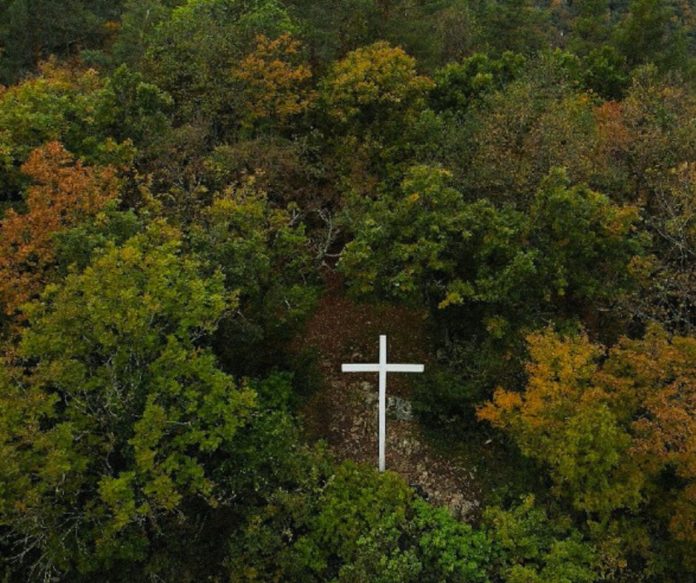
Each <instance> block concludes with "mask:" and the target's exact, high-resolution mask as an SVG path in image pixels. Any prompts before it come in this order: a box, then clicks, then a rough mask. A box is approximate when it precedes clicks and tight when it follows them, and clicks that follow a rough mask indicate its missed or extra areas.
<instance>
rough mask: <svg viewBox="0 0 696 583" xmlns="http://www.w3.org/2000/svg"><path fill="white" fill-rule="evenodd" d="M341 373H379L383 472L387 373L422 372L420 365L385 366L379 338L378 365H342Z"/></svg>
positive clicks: (383, 343)
mask: <svg viewBox="0 0 696 583" xmlns="http://www.w3.org/2000/svg"><path fill="white" fill-rule="evenodd" d="M341 370H342V371H343V372H378V373H379V471H380V472H383V471H384V466H385V463H384V444H385V441H386V435H387V373H388V372H423V370H424V366H423V365H422V364H387V337H386V336H385V335H384V334H382V335H380V337H379V363H377V364H343V365H341Z"/></svg>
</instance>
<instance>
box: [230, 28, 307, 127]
mask: <svg viewBox="0 0 696 583" xmlns="http://www.w3.org/2000/svg"><path fill="white" fill-rule="evenodd" d="M301 56H302V55H301V45H300V42H299V41H297V40H295V39H294V38H293V37H292V36H291V35H290V34H287V33H286V34H282V35H281V36H279V37H278V38H276V39H269V38H268V37H267V36H265V35H259V36H257V37H256V46H255V47H254V50H253V51H252V52H250V53H249V54H248V55H246V56H245V57H244V58H243V59H242V60H241V61H240V62H239V63H238V64H237V65H236V66H235V67H234V68H233V70H232V77H233V78H234V79H236V80H237V81H239V82H240V83H241V85H242V104H243V105H242V109H243V124H244V125H245V126H246V127H253V126H254V125H255V124H257V123H260V122H262V121H264V120H266V121H276V122H277V123H278V124H281V125H282V124H284V123H285V122H286V121H287V120H288V118H290V117H292V116H294V115H297V114H300V113H302V112H303V111H305V110H306V109H307V108H308V107H309V105H310V104H311V102H312V100H313V98H314V92H313V91H312V90H311V89H310V86H309V84H308V82H309V81H310V79H311V78H312V71H311V70H310V68H309V66H308V65H307V64H305V63H303V62H302V61H301Z"/></svg>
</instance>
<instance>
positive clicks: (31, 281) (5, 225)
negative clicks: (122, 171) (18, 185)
mask: <svg viewBox="0 0 696 583" xmlns="http://www.w3.org/2000/svg"><path fill="white" fill-rule="evenodd" d="M22 172H23V173H24V174H26V175H27V176H28V177H29V178H30V179H31V181H32V184H31V185H30V186H29V187H28V188H27V192H26V200H25V204H26V211H25V212H22V213H19V212H17V211H15V210H14V209H9V210H8V211H7V212H6V213H5V216H4V218H3V220H2V222H1V223H0V301H1V302H2V309H3V311H4V312H5V314H6V315H8V316H13V315H15V314H16V312H17V310H18V308H19V307H20V306H21V305H22V304H23V303H25V302H27V301H28V300H30V299H32V298H33V297H35V296H36V295H37V294H38V293H39V292H40V291H41V289H42V288H43V287H44V285H45V284H46V283H47V282H48V281H49V280H50V277H51V275H50V274H51V272H52V267H53V266H54V262H55V252H56V250H55V245H54V235H55V234H56V233H58V232H60V231H61V230H63V229H67V228H70V227H73V226H75V225H77V224H79V223H80V222H81V221H83V220H85V219H86V218H88V217H90V216H94V215H95V214H96V213H98V212H99V211H100V210H101V209H102V208H104V206H105V205H106V204H107V203H108V202H109V201H111V200H113V199H115V198H116V196H117V193H118V180H117V178H116V174H115V171H114V170H113V169H112V168H109V167H88V166H84V165H83V164H82V163H81V162H80V161H79V160H76V159H75V158H74V156H73V155H72V154H71V153H70V152H68V151H67V150H66V149H65V148H64V147H63V146H62V145H61V144H60V143H59V142H49V143H47V144H45V145H44V146H42V147H40V148H37V149H36V150H34V151H33V152H32V153H31V154H30V155H29V158H28V159H27V161H26V162H25V163H24V164H23V165H22Z"/></svg>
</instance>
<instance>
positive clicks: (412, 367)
mask: <svg viewBox="0 0 696 583" xmlns="http://www.w3.org/2000/svg"><path fill="white" fill-rule="evenodd" d="M381 366H382V365H380V364H378V363H375V364H343V365H341V371H343V372H379V371H380V370H382V368H381ZM384 368H385V370H386V371H387V372H423V370H424V366H423V365H422V364H387V365H384Z"/></svg>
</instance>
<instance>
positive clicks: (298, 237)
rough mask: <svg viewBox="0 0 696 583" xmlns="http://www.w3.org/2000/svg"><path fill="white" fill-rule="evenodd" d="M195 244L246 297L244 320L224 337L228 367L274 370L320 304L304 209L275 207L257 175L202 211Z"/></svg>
mask: <svg viewBox="0 0 696 583" xmlns="http://www.w3.org/2000/svg"><path fill="white" fill-rule="evenodd" d="M191 244H192V247H193V249H194V250H195V252H196V253H197V254H199V255H200V256H201V257H206V258H207V259H208V261H209V266H210V267H209V269H211V270H219V271H220V272H221V273H222V274H223V276H224V281H225V285H226V286H227V288H228V289H229V290H236V291H237V292H238V294H239V306H238V309H237V317H235V318H226V319H225V320H224V321H223V322H222V324H221V327H220V331H219V335H218V338H219V341H218V345H219V353H220V354H221V355H224V360H225V362H226V363H228V364H229V366H230V367H232V368H233V369H234V370H235V371H236V372H238V373H244V374H249V373H251V372H255V371H256V370H257V369H258V367H259V366H261V365H266V364H268V365H272V364H273V363H274V362H276V361H277V358H278V356H279V352H282V346H283V344H284V343H285V342H286V341H287V340H289V339H290V338H291V337H292V334H293V332H294V331H295V330H297V327H298V325H299V324H300V323H302V321H303V320H304V318H305V317H306V316H307V315H308V313H309V311H310V309H311V307H312V306H313V305H314V301H315V299H316V291H317V288H316V284H315V280H314V277H315V276H314V274H313V267H314V262H313V257H312V256H311V254H310V252H309V251H310V248H309V241H308V239H307V236H306V234H305V232H304V225H303V224H302V223H301V222H300V221H299V215H298V209H297V207H296V206H290V207H289V208H287V209H281V208H276V207H274V206H273V205H272V204H271V203H270V202H269V201H268V197H267V195H266V193H265V192H263V191H262V190H260V189H259V188H258V187H257V186H256V185H255V182H254V180H253V178H250V179H248V180H247V182H246V183H245V184H242V185H240V186H239V187H237V188H233V187H230V188H228V189H227V190H225V191H224V192H222V193H219V194H217V195H216V196H215V198H214V200H213V202H212V203H211V204H210V206H209V207H207V208H205V209H203V211H202V216H201V217H200V220H199V221H198V222H197V223H196V224H194V225H193V226H192V228H191Z"/></svg>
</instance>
